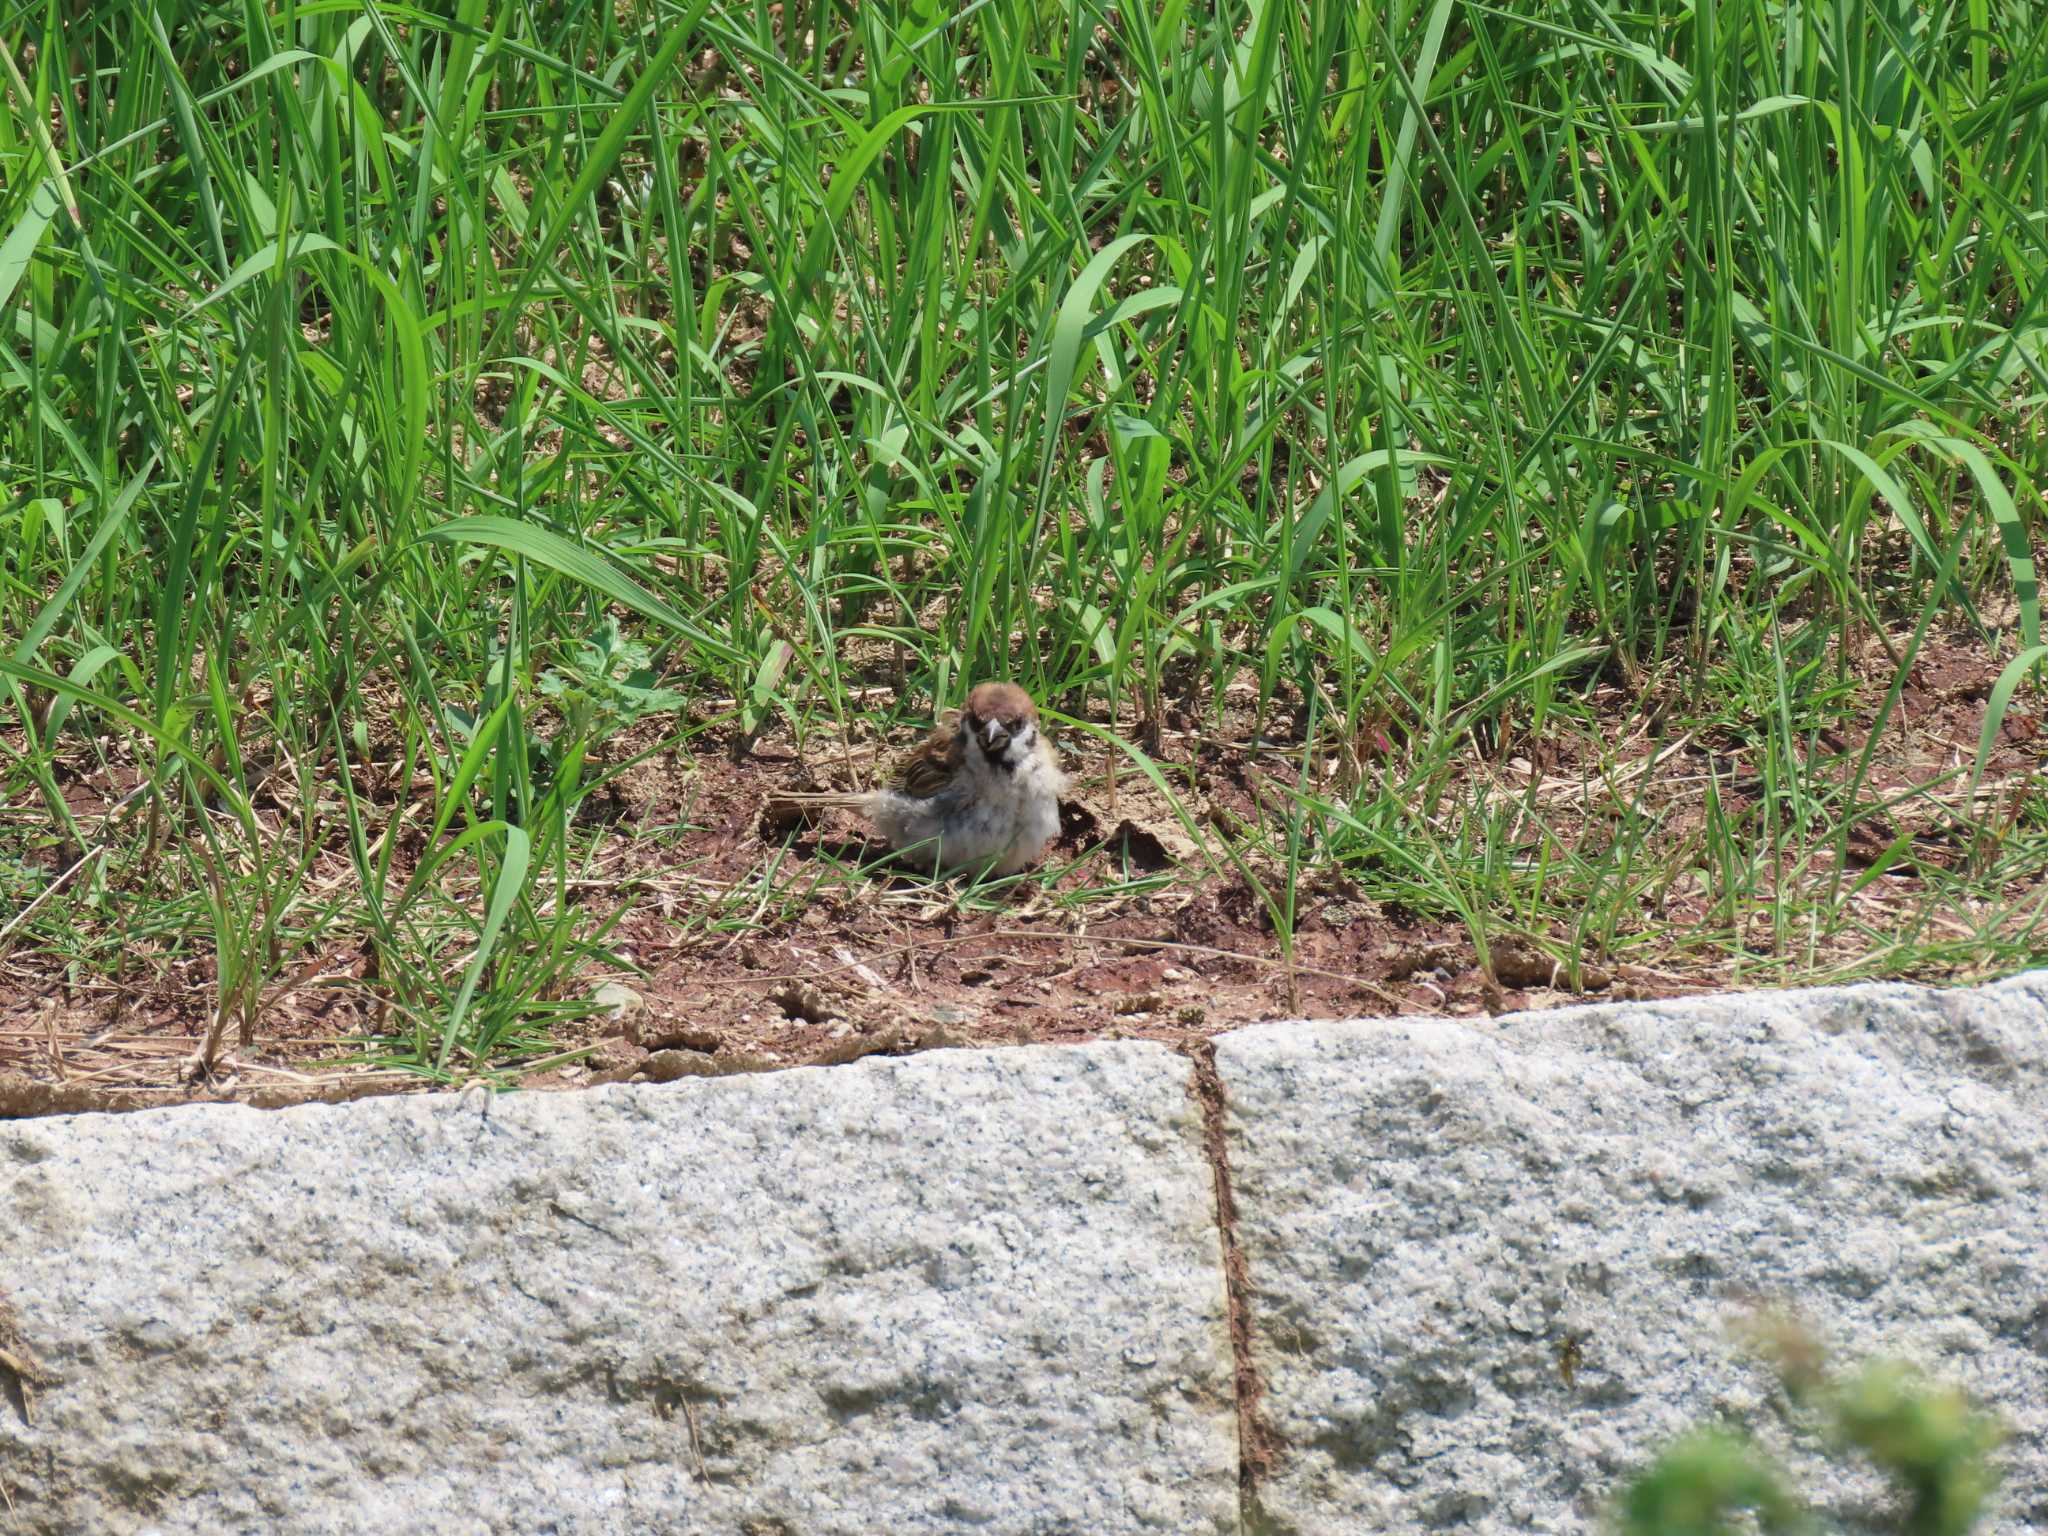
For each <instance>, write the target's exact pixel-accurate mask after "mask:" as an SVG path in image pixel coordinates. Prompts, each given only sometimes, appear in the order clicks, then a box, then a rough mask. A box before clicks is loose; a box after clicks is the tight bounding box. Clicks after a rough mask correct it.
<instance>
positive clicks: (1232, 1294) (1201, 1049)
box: [1182, 1040, 1280, 1530]
mask: <svg viewBox="0 0 2048 1536" xmlns="http://www.w3.org/2000/svg"><path fill="white" fill-rule="evenodd" d="M1182 1054H1183V1055H1185V1056H1186V1057H1187V1058H1188V1060H1189V1062H1190V1063H1192V1065H1193V1067H1194V1075H1193V1079H1192V1081H1191V1082H1190V1084H1189V1092H1190V1093H1192V1094H1193V1095H1194V1098H1195V1102H1196V1103H1197V1104H1198V1105H1199V1106H1200V1107H1201V1111H1202V1149H1203V1151H1204V1153H1205V1154H1206V1155H1207V1157H1208V1159H1209V1173H1210V1176H1211V1177H1212V1178H1213V1179H1214V1180H1215V1184H1216V1228H1217V1236H1218V1238H1219V1240H1220V1245H1221V1248H1222V1251H1223V1296H1224V1306H1225V1310H1226V1314H1227V1316H1228V1319H1229V1324H1230V1353H1231V1367H1232V1369H1231V1386H1232V1390H1233V1393H1234V1396H1235V1398H1236V1403H1237V1497H1238V1514H1239V1519H1240V1521H1241V1523H1242V1526H1243V1528H1244V1529H1246V1530H1257V1529H1261V1528H1263V1526H1264V1522H1263V1520H1262V1519H1261V1517H1260V1514H1259V1510H1258V1491H1259V1484H1260V1482H1261V1481H1262V1480H1263V1479H1264V1478H1265V1477H1266V1476H1267V1474H1268V1473H1270V1472H1271V1471H1272V1470H1273V1467H1274V1465H1275V1464H1276V1463H1277V1462H1278V1461H1279V1458H1280V1437H1279V1435H1278V1434H1276V1433H1275V1432H1274V1429H1273V1426H1272V1425H1271V1424H1270V1423H1269V1422H1268V1421H1267V1419H1266V1417H1265V1414H1264V1413H1263V1412H1262V1411H1261V1409H1260V1404H1261V1402H1262V1401H1263V1399H1264V1398H1265V1395H1266V1383H1265V1379H1264V1378H1263V1377H1262V1376H1260V1375H1259V1368H1258V1365H1257V1363H1256V1362H1255V1361H1254V1360H1253V1359H1252V1305H1251V1280H1250V1273H1249V1271H1248V1270H1247V1268H1246V1266H1245V1259H1244V1250H1243V1249H1242V1248H1241V1247H1239V1246H1238V1241H1237V1195H1236V1192H1235V1190H1234V1189H1233V1188H1232V1186H1231V1181H1230V1147H1229V1142H1228V1141H1227V1139H1226V1138H1225V1135H1224V1130H1223V1112H1224V1094H1223V1079H1222V1078H1221V1077H1220V1076H1219V1075H1218V1074H1217V1071H1216V1043H1215V1042H1214V1041H1213V1040H1192V1041H1189V1042H1188V1043H1187V1044H1186V1045H1185V1046H1183V1047H1182Z"/></svg>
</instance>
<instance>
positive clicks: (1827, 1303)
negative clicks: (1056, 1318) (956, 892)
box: [1216, 978, 2048, 1532]
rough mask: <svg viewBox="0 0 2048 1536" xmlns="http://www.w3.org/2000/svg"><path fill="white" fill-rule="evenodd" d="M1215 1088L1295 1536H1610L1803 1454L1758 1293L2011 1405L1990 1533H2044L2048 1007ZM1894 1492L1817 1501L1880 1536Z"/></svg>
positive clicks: (1664, 1009) (1794, 1022) (1239, 1046)
mask: <svg viewBox="0 0 2048 1536" xmlns="http://www.w3.org/2000/svg"><path fill="white" fill-rule="evenodd" d="M1216 1064H1217V1070H1218V1072H1219V1074H1220V1076H1221V1079H1222V1082H1223V1087H1224V1091H1225V1093H1226V1095H1227V1101H1228V1113H1227V1116H1226V1145H1227V1147H1228V1152H1229V1157H1230V1160H1231V1167H1232V1176H1233V1183H1234V1188H1235V1191H1236V1197H1237V1209H1238V1213H1239V1220H1238V1228H1237V1235H1238V1240H1239V1242H1240V1243H1241V1244H1242V1247H1243V1252H1244V1256H1245V1260H1246V1263H1247V1266H1248V1269H1249V1276H1250V1297H1249V1299H1250V1303H1251V1307H1252V1328H1253V1356H1254V1360H1255V1362H1256V1364H1257V1365H1258V1367H1259V1369H1260V1371H1261V1372H1262V1373H1263V1376H1264V1379H1265V1381H1266V1383H1267V1396H1266V1399H1265V1403H1264V1408H1265V1413H1266V1417H1267V1419H1268V1420H1269V1422H1270V1423H1271V1425H1272V1427H1273V1428H1274V1429H1275V1430H1277V1432H1278V1434H1279V1436H1280V1439H1281V1440H1282V1442H1283V1447H1284V1448H1283V1450H1282V1453H1281V1460H1280V1463H1279V1465H1278V1467H1277V1469H1276V1470H1275V1471H1274V1473H1273V1474H1272V1475H1271V1476H1270V1477H1269V1478H1268V1479H1267V1480H1266V1482H1265V1483H1264V1485H1263V1487H1262V1488H1261V1490H1260V1493H1259V1504H1260V1509H1261V1511H1262V1512H1263V1514H1264V1516H1265V1519H1266V1521H1267V1522H1268V1526H1267V1528H1268V1529H1270V1530H1271V1531H1273V1532H1336V1531H1342V1532H1354V1531H1356V1532H1365V1531H1372V1532H1422V1531H1441V1530H1445V1529H1447V1528H1451V1527H1459V1528H1464V1529H1470V1530H1476V1531H1496V1532H1509V1531H1514V1532H1522V1531H1571V1532H1581V1531H1590V1530H1593V1529H1595V1528H1596V1527H1597V1524H1598V1521H1599V1517H1600V1515H1601V1513H1602V1511H1603V1510H1604V1508H1605V1507H1606V1501H1607V1500H1608V1498H1609V1497H1610V1496H1611V1495H1612V1494H1613V1492H1614V1491H1615V1489H1616V1486H1617V1484H1618V1482H1619V1481H1620V1480H1622V1479H1623V1478H1624V1477H1625V1475H1626V1474H1627V1473H1628V1472H1630V1471H1633V1470H1635V1469H1636V1468H1637V1467H1638V1466H1639V1465H1640V1464H1641V1461H1642V1459H1643V1458H1644V1456H1645V1455H1646V1453H1647V1452H1648V1451H1649V1450H1650V1449H1652V1448H1654V1447H1655V1446H1656V1445H1657V1444H1658V1443H1659V1442H1660V1441H1661V1440H1663V1439H1664V1438H1665V1437H1668V1436H1669V1435H1671V1434H1673V1433H1675V1432H1676V1431H1678V1430H1680V1429H1682V1428H1684V1427H1686V1426H1688V1425H1690V1424H1692V1423H1694V1422H1697V1421H1698V1420H1699V1419H1701V1418H1702V1417H1709V1416H1726V1417H1728V1418H1732V1419H1735V1420H1739V1421H1742V1422H1745V1423H1748V1424H1750V1425H1752V1426H1755V1427H1757V1428H1758V1429H1759V1430H1760V1432H1761V1433H1763V1434H1764V1435H1765V1436H1766V1438H1767V1439H1771V1440H1775V1441H1777V1442H1779V1443H1781V1444H1783V1443H1786V1442H1787V1436H1786V1435H1785V1433H1784V1430H1785V1423H1784V1420H1783V1405H1782V1402H1781V1401H1780V1398H1779V1396H1778V1394H1777V1393H1776V1391H1775V1388H1774V1383H1773V1382H1772V1380H1771V1378H1770V1377H1769V1375H1768V1373H1767V1372H1765V1371H1764V1370H1762V1369H1761V1368H1759V1367H1757V1366H1756V1365H1754V1364H1753V1363H1751V1362H1750V1361H1749V1360H1747V1359H1746V1358H1745V1357H1744V1355H1743V1354H1742V1352H1741V1351H1740V1350H1739V1348H1738V1347H1737V1346H1736V1345H1735V1343H1734V1342H1733V1341H1732V1339H1731V1338H1730V1337H1729V1334H1728V1332H1727V1329H1726V1326H1725V1324H1726V1322H1727V1320H1728V1319H1729V1318H1730V1317H1731V1315H1733V1314H1735V1313H1737V1312H1738V1310H1739V1309H1741V1308H1742V1307H1743V1306H1744V1305H1745V1304H1746V1303H1747V1302H1748V1301H1749V1299H1751V1298H1757V1299H1766V1300H1774V1301H1777V1302H1781V1303H1790V1304H1792V1305H1794V1306H1796V1307H1797V1308H1798V1309H1799V1310H1800V1312H1801V1313H1803V1315H1804V1316H1805V1318H1806V1319H1807V1320H1808V1322H1809V1323H1810V1324H1811V1325H1812V1326H1813V1327H1814V1328H1815V1329H1816V1331H1817V1332H1818V1333H1819V1334H1820V1336H1821V1337H1822V1338H1823V1339H1824V1340H1825V1341H1826V1342H1828V1343H1829V1344H1831V1345H1834V1346H1836V1347H1838V1348H1839V1349H1840V1350H1842V1351H1844V1352H1845V1353H1847V1354H1849V1355H1854V1356H1860V1355H1861V1354H1863V1353H1865V1352H1871V1351H1881V1352H1886V1353H1891V1354H1895V1355H1900V1356H1904V1357H1905V1358H1907V1359H1910V1360H1914V1361H1917V1362H1919V1363H1921V1364H1923V1365H1926V1366H1929V1367H1931V1368H1933V1369H1934V1370H1935V1371H1936V1372H1938V1373H1939V1374H1940V1375H1941V1376H1943V1377H1945V1378H1947V1379H1949V1380H1951V1381H1954V1382H1956V1383H1958V1384H1960V1385H1963V1386H1965V1387H1967V1388H1968V1389H1970V1390H1971V1391H1972V1392H1974V1393H1975V1394H1977V1395H1979V1397H1980V1398H1981V1399H1982V1400H1984V1401H1985V1402H1987V1403H1988V1404H1989V1405H1991V1406H1993V1407H1995V1408H1997V1409H1998V1410H1999V1411H2000V1412H2001V1413H2002V1414H2003V1415H2004V1416H2005V1418H2006V1419H2007V1421H2008V1424H2009V1425H2010V1427H2011V1428H2012V1430H2013V1432H2014V1439H2013V1441H2012V1443H2011V1445H2010V1446H2009V1454H2008V1456H2007V1461H2006V1465H2007V1477H2008V1481H2007V1487H2006V1490H2005V1494H2004V1497H2003V1499H2002V1501H2001V1504H2000V1513H1999V1516H1998V1519H1997V1521H1996V1523H1995V1524H1994V1525H1993V1526H1992V1527H1991V1529H1995V1530H2000V1531H2020V1530H2025V1529H2033V1530H2039V1529H2042V1528H2044V1527H2048V981H2043V980H2042V979H2039V978H2031V979H2023V980H2021V981H2017V982H2011V983H2006V984H2003V985H2000V986H1995V987H1990V988H1986V989H1983V990H1982V991H1977V992H1950V993H1933V992H1925V991H1920V990H1917V989H1910V988H1904V987H1873V988H1856V989H1843V990H1836V991H1828V992H1812V993H1804V994H1777V995H1768V994H1767V995H1757V996H1748V997H1728V998H1720V999H1715V1000H1711V1001H1698V1002H1690V1003H1684V1004H1676V1003H1674V1004H1663V1005H1657V1006H1650V1005H1634V1006H1631V1005H1623V1006H1615V1007H1609V1008H1593V1009H1587V1008H1580V1009H1573V1010H1571V1011H1568V1012H1560V1013H1551V1014H1524V1015H1520V1016H1514V1017H1509V1018H1503V1019H1500V1020H1498V1021H1483V1020H1482V1021H1479V1022H1477V1023H1470V1022H1448V1021H1417V1020H1395V1021H1387V1022H1369V1023H1351V1024H1336V1025H1315V1026H1263V1027H1260V1028H1256V1029H1251V1030H1245V1031H1240V1032H1238V1033H1236V1034H1233V1035H1230V1036H1227V1037H1225V1038H1224V1039H1223V1040H1222V1041H1221V1042H1220V1043H1219V1046H1218V1049H1217V1052H1216ZM1805 1466H1806V1469H1807V1470H1809V1471H1811V1470H1812V1467H1811V1464H1810V1463H1807V1464H1805ZM1875 1486H1876V1485H1875V1484H1874V1483H1870V1482H1866V1481H1863V1480H1860V1479H1859V1478H1857V1477H1855V1476H1853V1475H1852V1476H1850V1477H1847V1478H1846V1479H1840V1480H1836V1481H1831V1482H1826V1483H1825V1484H1824V1499H1823V1502H1824V1503H1826V1504H1827V1505H1829V1506H1831V1507H1832V1509H1833V1510H1834V1511H1835V1513H1836V1514H1838V1515H1840V1516H1842V1517H1843V1518H1844V1519H1845V1522H1846V1523H1847V1525H1848V1526H1849V1528H1851V1529H1865V1528H1870V1523H1871V1522H1872V1521H1873V1519H1874V1518H1875V1516H1876V1514H1877V1513H1878V1506H1877V1504H1876V1496H1875V1493H1874V1489H1875Z"/></svg>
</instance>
